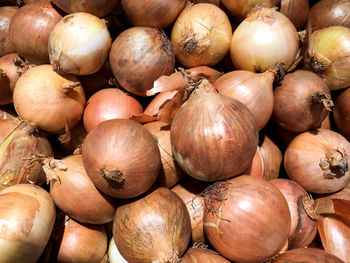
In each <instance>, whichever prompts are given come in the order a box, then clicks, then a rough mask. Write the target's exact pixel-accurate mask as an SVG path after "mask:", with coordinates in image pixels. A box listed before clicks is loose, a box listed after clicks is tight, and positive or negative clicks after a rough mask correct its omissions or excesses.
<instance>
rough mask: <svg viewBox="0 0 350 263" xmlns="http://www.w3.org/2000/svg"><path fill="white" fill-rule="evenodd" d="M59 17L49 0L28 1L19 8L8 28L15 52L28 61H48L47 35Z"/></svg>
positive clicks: (36, 62) (38, 62)
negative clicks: (47, 0) (28, 2)
mask: <svg viewBox="0 0 350 263" xmlns="http://www.w3.org/2000/svg"><path fill="white" fill-rule="evenodd" d="M61 18H62V16H61V14H59V13H58V12H57V11H56V9H55V8H53V6H52V5H51V4H50V3H49V2H44V1H43V2H37V3H30V4H26V5H24V6H22V7H21V8H19V9H18V11H17V12H16V13H15V15H14V16H13V17H12V20H11V24H10V29H9V35H10V41H11V43H12V44H13V46H14V47H15V49H16V52H17V53H19V54H20V55H21V56H23V57H24V58H25V59H27V60H28V61H29V62H30V63H34V64H43V63H48V62H49V52H48V41H49V35H50V33H51V31H52V30H53V28H54V26H55V25H56V24H57V23H58V21H59V20H61Z"/></svg>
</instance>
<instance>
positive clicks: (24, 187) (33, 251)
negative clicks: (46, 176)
mask: <svg viewBox="0 0 350 263" xmlns="http://www.w3.org/2000/svg"><path fill="white" fill-rule="evenodd" d="M0 200H1V202H0V204H1V208H0V211H1V213H0V219H1V228H2V231H1V234H0V244H1V245H0V252H1V253H0V255H1V256H0V261H1V262H4V263H10V262H28V263H31V262H33V263H34V262H36V261H37V260H38V259H39V257H40V255H41V253H42V252H43V251H44V248H45V246H46V244H47V243H48V241H49V238H50V234H51V231H52V229H53V225H54V222H55V217H56V210H55V205H54V203H53V201H52V199H51V197H50V195H49V193H48V192H46V191H45V190H44V189H42V188H41V187H39V186H35V185H31V184H19V185H13V186H11V187H8V188H7V189H4V190H2V191H1V192H0Z"/></svg>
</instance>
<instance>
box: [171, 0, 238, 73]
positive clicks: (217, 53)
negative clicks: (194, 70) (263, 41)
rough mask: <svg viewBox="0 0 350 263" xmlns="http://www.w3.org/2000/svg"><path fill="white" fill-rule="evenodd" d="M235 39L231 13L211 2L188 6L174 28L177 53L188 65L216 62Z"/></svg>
mask: <svg viewBox="0 0 350 263" xmlns="http://www.w3.org/2000/svg"><path fill="white" fill-rule="evenodd" d="M231 38H232V29H231V24H230V21H229V19H228V17H227V15H226V14H225V12H224V11H223V10H222V9H220V8H219V7H218V6H216V5H214V4H208V3H200V4H195V5H187V6H186V7H185V9H184V10H183V11H182V12H181V14H180V15H179V17H178V18H177V20H176V22H175V24H174V26H173V28H172V31H171V44H172V46H173V48H174V53H175V56H176V58H177V60H178V61H179V62H180V63H181V64H182V65H184V66H185V67H196V66H202V65H208V66H213V65H216V64H217V63H218V62H219V61H220V60H222V59H223V58H224V57H225V55H226V54H227V53H228V51H229V50H230V43H231Z"/></svg>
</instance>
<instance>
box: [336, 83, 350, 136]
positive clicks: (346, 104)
mask: <svg viewBox="0 0 350 263" xmlns="http://www.w3.org/2000/svg"><path fill="white" fill-rule="evenodd" d="M333 118H334V122H335V124H336V125H337V128H338V129H339V132H340V133H341V134H342V135H343V136H344V137H345V138H347V139H348V140H350V88H347V89H345V90H344V91H343V92H342V93H340V94H339V96H338V97H337V99H336V101H335V107H334V111H333Z"/></svg>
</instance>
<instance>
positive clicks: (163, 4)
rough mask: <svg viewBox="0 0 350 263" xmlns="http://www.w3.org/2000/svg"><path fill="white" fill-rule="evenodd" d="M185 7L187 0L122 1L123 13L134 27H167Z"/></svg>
mask: <svg viewBox="0 0 350 263" xmlns="http://www.w3.org/2000/svg"><path fill="white" fill-rule="evenodd" d="M185 5H186V0H178V1H172V0H167V1H164V0H147V1H144V0H122V6H123V11H124V12H125V14H126V17H127V18H128V19H129V20H130V22H131V24H133V25H134V26H150V27H163V28H164V27H167V26H169V25H171V24H172V23H173V22H174V21H175V19H176V18H177V16H178V15H179V14H180V12H181V11H182V9H183V8H184V7H185Z"/></svg>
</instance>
